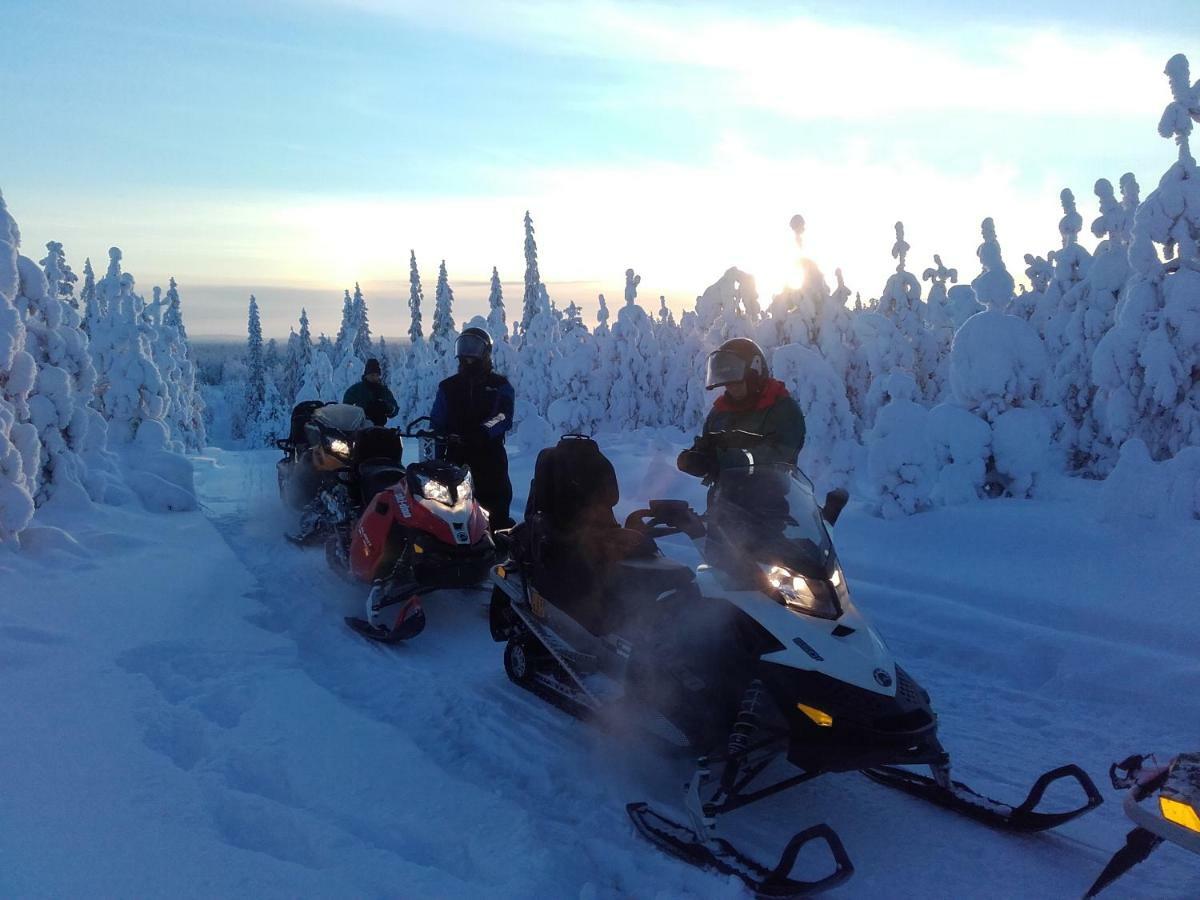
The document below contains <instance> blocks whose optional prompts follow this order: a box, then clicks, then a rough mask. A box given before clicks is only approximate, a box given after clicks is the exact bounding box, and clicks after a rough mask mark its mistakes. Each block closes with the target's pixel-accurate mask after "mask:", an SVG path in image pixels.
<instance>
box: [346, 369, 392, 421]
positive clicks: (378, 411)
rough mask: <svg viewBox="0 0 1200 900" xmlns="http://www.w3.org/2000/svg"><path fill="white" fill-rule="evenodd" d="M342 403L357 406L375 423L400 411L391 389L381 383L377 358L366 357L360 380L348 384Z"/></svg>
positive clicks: (381, 375)
mask: <svg viewBox="0 0 1200 900" xmlns="http://www.w3.org/2000/svg"><path fill="white" fill-rule="evenodd" d="M342 402H343V403H349V404H350V405H351V406H357V407H359V408H360V409H362V411H363V412H365V413H366V414H367V418H368V419H370V420H371V422H372V423H373V424H375V425H384V424H386V423H387V420H388V419H390V418H391V417H392V416H394V415H396V413H398V412H399V411H400V407H399V405H398V404H397V403H396V398H395V397H394V396H393V395H392V392H391V390H390V389H389V388H388V386H387V385H386V384H384V383H383V372H382V370H381V369H380V366H379V360H377V359H368V360H367V366H366V368H365V369H363V377H362V381H359V382H358V383H356V384H352V385H350V387H348V388H347V389H346V395H345V396H344V397H342Z"/></svg>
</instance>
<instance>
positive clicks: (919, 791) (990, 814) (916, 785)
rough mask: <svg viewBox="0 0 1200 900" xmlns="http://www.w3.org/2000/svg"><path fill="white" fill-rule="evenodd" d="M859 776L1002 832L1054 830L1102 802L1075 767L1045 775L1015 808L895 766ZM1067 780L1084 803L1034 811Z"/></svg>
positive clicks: (1085, 777)
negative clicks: (1080, 791)
mask: <svg viewBox="0 0 1200 900" xmlns="http://www.w3.org/2000/svg"><path fill="white" fill-rule="evenodd" d="M862 772H863V774H864V775H866V776H867V777H868V778H870V779H872V780H873V781H877V782H879V783H880V784H883V785H887V786H888V787H893V788H897V789H899V790H902V791H904V792H905V793H908V794H912V795H913V796H914V797H920V798H921V799H922V800H928V801H929V802H931V803H936V804H937V805H938V806H943V807H945V808H946V809H950V810H953V811H954V812H958V813H962V814H963V815H965V816H969V817H970V818H972V819H975V820H976V821H977V822H982V823H983V824H985V825H990V826H992V827H993V828H999V829H1002V830H1005V831H1020V832H1035V831H1045V830H1046V829H1048V828H1056V827H1058V826H1059V825H1062V824H1063V823H1064V822H1070V821H1071V820H1072V819H1075V818H1078V817H1079V816H1082V815H1083V814H1084V813H1086V812H1090V811H1091V810H1093V809H1095V808H1096V807H1097V806H1099V805H1100V804H1101V803H1103V802H1104V797H1103V796H1101V794H1100V791H1099V790H1097V789H1096V785H1095V784H1094V783H1093V782H1092V779H1091V778H1090V777H1088V774H1087V772H1085V771H1083V769H1081V768H1079V766H1076V765H1066V766H1061V767H1059V768H1057V769H1052V770H1051V771H1049V772H1046V773H1045V774H1044V775H1042V776H1041V777H1040V778H1038V780H1037V781H1035V782H1034V783H1033V787H1032V788H1030V789H1029V795H1028V796H1027V797H1026V798H1025V800H1024V801H1023V802H1022V803H1021V804H1020V805H1019V806H1009V805H1008V804H1006V803H1000V802H999V801H997V800H993V799H991V798H990V797H985V796H983V795H982V794H978V793H976V792H975V791H973V790H971V789H970V788H969V787H967V786H966V785H965V784H963V783H962V782H960V781H952V782H951V783H950V784H951V787H950V788H944V787H942V786H941V785H939V784H938V783H937V782H936V781H935V780H934V779H932V778H930V777H929V776H927V775H918V774H917V773H916V772H910V771H909V770H908V769H901V768H898V767H896V766H878V767H876V768H873V769H863V770H862ZM1063 779H1070V780H1073V781H1076V782H1077V783H1078V784H1079V786H1080V787H1081V788H1083V792H1084V793H1085V794H1086V795H1087V802H1086V803H1084V805H1083V806H1080V807H1078V808H1077V809H1072V810H1068V811H1066V812H1053V813H1052V812H1038V811H1037V810H1036V807H1037V805H1038V804H1039V803H1040V802H1041V800H1042V796H1043V795H1044V794H1045V793H1046V788H1048V787H1049V786H1050V785H1051V784H1053V783H1054V782H1056V781H1061V780H1063Z"/></svg>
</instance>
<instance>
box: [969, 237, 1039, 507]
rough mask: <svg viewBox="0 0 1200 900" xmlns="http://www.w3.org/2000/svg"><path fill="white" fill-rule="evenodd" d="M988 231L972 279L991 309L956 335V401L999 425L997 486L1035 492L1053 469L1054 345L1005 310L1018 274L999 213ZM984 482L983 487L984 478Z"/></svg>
mask: <svg viewBox="0 0 1200 900" xmlns="http://www.w3.org/2000/svg"><path fill="white" fill-rule="evenodd" d="M982 230H983V243H982V244H981V245H980V247H979V250H978V255H979V261H980V265H981V267H982V269H983V271H982V272H981V273H980V274H979V275H978V276H977V277H976V278H975V280H974V281H972V282H971V284H972V287H974V289H975V292H976V294H977V295H978V296H979V298H980V299H981V300H983V301H984V302H985V303H987V305H988V308H987V310H985V311H984V312H982V313H978V314H977V315H974V316H972V317H971V318H970V319H968V320H967V321H966V322H965V323H964V324H963V326H962V328H960V329H959V330H958V333H957V334H955V336H954V346H953V348H952V350H951V354H950V386H951V391H952V397H953V402H954V403H955V404H957V405H959V406H961V407H963V408H965V409H967V410H969V411H970V412H972V413H974V414H975V415H976V416H978V417H979V418H980V419H982V420H984V421H985V422H986V423H987V424H988V425H989V426H990V428H991V431H992V442H991V454H992V455H991V458H990V459H989V460H988V461H987V462H988V465H987V471H988V472H989V473H990V476H989V477H990V478H991V481H990V482H989V483H991V484H993V485H995V487H993V488H992V489H991V490H992V491H993V492H997V491H999V490H1001V489H1003V490H1004V491H1005V492H1007V493H1008V494H1010V495H1012V496H1015V497H1027V496H1030V494H1031V493H1032V491H1033V490H1034V489H1035V488H1036V486H1037V484H1038V482H1039V481H1040V480H1041V479H1042V478H1043V477H1044V475H1045V474H1046V473H1047V472H1048V471H1049V470H1050V469H1052V468H1053V461H1052V453H1051V448H1050V426H1051V423H1050V418H1049V416H1048V415H1047V411H1046V409H1045V406H1044V402H1045V381H1046V375H1047V365H1048V363H1047V358H1046V348H1045V346H1044V345H1043V344H1042V341H1041V338H1039V337H1038V335H1037V332H1036V331H1035V330H1034V328H1033V326H1032V325H1031V324H1030V323H1029V322H1026V321H1025V320H1023V319H1020V318H1018V317H1017V316H1013V315H1010V314H1008V313H1005V312H1003V311H1002V310H1004V309H1006V308H1008V305H1009V303H1010V302H1011V301H1012V289H1013V278H1012V276H1011V275H1010V274H1009V273H1008V271H1007V270H1006V269H1005V267H1004V260H1003V257H1002V254H1001V250H1000V244H999V242H998V241H997V239H996V229H995V225H994V224H993V222H992V220H991V219H984V220H983V226H982ZM958 462H966V461H965V460H958ZM977 487H978V488H979V489H980V490H982V489H983V485H982V484H980V485H978V486H977Z"/></svg>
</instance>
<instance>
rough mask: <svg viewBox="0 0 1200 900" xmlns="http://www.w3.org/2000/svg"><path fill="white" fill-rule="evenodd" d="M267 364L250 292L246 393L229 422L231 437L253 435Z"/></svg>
mask: <svg viewBox="0 0 1200 900" xmlns="http://www.w3.org/2000/svg"><path fill="white" fill-rule="evenodd" d="M266 379H267V367H266V360H265V359H264V357H263V338H262V322H261V320H260V319H259V315H258V300H257V299H256V298H255V296H254V295H253V294H251V295H250V306H249V310H248V312H247V318H246V393H245V399H244V400H243V401H242V405H241V412H240V414H239V415H238V416H237V417H236V418H235V419H234V422H233V436H234V437H235V438H237V439H245V440H247V441H250V440H251V439H253V437H254V423H255V422H257V421H258V419H259V417H260V416H261V415H262V412H263V401H264V399H265V398H266V393H267V385H266Z"/></svg>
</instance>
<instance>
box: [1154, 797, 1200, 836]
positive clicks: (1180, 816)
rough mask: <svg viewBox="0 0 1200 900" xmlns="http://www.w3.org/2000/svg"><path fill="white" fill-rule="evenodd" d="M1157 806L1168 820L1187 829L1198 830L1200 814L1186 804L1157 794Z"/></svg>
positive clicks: (1199, 829)
mask: <svg viewBox="0 0 1200 900" xmlns="http://www.w3.org/2000/svg"><path fill="white" fill-rule="evenodd" d="M1158 808H1159V809H1160V810H1161V811H1162V814H1163V818H1164V819H1166V820H1167V821H1168V822H1174V823H1175V824H1176V825H1182V826H1183V827H1184V828H1186V829H1188V830H1189V831H1196V832H1200V815H1198V814H1197V813H1196V810H1195V809H1193V808H1192V807H1191V806H1189V805H1188V804H1186V803H1183V802H1182V801H1179V800H1174V799H1172V798H1171V797H1164V796H1162V795H1159V798H1158Z"/></svg>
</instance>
